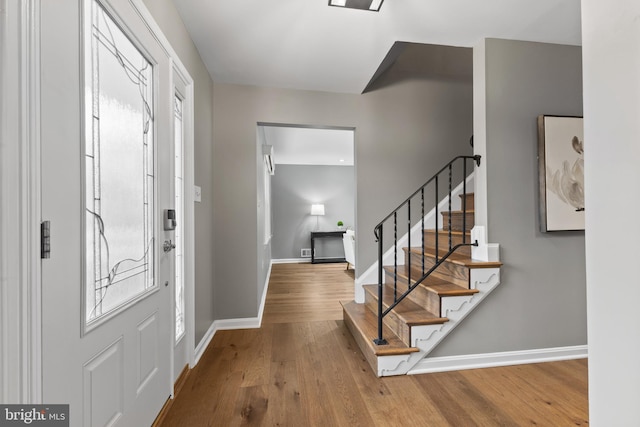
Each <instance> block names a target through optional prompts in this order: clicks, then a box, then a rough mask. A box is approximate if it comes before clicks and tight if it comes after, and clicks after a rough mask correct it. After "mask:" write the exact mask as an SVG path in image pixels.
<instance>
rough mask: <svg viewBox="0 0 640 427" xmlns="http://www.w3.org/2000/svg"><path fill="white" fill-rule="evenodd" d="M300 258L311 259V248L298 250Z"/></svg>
mask: <svg viewBox="0 0 640 427" xmlns="http://www.w3.org/2000/svg"><path fill="white" fill-rule="evenodd" d="M300 256H301V257H302V258H311V248H306V249H300Z"/></svg>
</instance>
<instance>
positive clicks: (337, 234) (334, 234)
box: [311, 230, 347, 264]
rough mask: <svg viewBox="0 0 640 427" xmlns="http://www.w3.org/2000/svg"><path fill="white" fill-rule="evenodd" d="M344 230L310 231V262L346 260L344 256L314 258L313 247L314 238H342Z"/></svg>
mask: <svg viewBox="0 0 640 427" xmlns="http://www.w3.org/2000/svg"><path fill="white" fill-rule="evenodd" d="M344 233H345V232H344V231H340V230H337V231H312V232H311V264H319V263H321V262H322V263H324V262H347V261H346V260H345V259H344V257H343V258H320V259H316V254H315V247H316V239H326V238H338V239H342V236H343V235H344Z"/></svg>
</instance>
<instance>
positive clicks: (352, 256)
mask: <svg viewBox="0 0 640 427" xmlns="http://www.w3.org/2000/svg"><path fill="white" fill-rule="evenodd" d="M342 243H343V245H344V259H345V260H346V261H347V270H348V269H349V264H351V265H352V266H353V268H356V232H355V231H353V230H347V231H345V233H344V234H343V235H342Z"/></svg>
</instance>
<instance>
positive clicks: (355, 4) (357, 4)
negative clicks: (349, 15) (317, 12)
mask: <svg viewBox="0 0 640 427" xmlns="http://www.w3.org/2000/svg"><path fill="white" fill-rule="evenodd" d="M383 1H384V0H329V6H337V7H348V8H350V9H360V10H372V11H374V12H379V11H380V7H382V2H383Z"/></svg>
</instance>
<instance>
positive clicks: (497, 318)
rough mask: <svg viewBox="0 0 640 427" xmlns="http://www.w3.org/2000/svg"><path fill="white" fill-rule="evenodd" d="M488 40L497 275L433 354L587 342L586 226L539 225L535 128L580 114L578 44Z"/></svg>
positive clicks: (491, 213)
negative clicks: (546, 228) (544, 118)
mask: <svg viewBox="0 0 640 427" xmlns="http://www.w3.org/2000/svg"><path fill="white" fill-rule="evenodd" d="M485 48H486V52H485V54H486V57H485V60H486V94H485V96H486V99H485V103H486V163H485V164H486V165H488V166H487V169H486V176H487V191H488V226H487V231H488V240H489V242H491V243H499V244H500V257H501V261H502V262H503V263H504V265H503V267H502V270H501V284H500V286H498V288H497V289H496V290H495V291H494V292H493V293H492V294H491V295H490V296H489V297H487V299H486V300H484V302H483V303H482V304H481V305H480V306H479V307H478V308H477V309H476V310H475V311H474V312H472V313H471V314H470V315H469V317H467V319H466V320H465V321H464V324H463V325H462V326H461V327H460V328H459V329H457V330H455V331H454V332H453V333H452V334H451V335H450V336H449V337H447V339H445V341H443V343H442V345H441V346H440V347H438V349H437V350H436V351H435V352H434V353H433V355H434V356H448V355H459V354H476V353H487V352H499V351H516V350H530V349H538V348H552V347H563V346H573V345H585V344H586V343H587V327H586V320H587V317H586V290H585V242H584V233H583V232H556V233H542V232H540V225H539V220H538V173H537V168H538V161H537V128H536V118H537V116H538V115H541V114H549V115H571V116H576V115H577V116H580V115H582V64H581V49H580V47H575V46H562V45H553V44H541V43H530V42H519V41H507V40H487V41H486V44H485ZM588 147H589V144H588V142H587V144H586V148H585V149H586V151H588V150H589V148H588Z"/></svg>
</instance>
